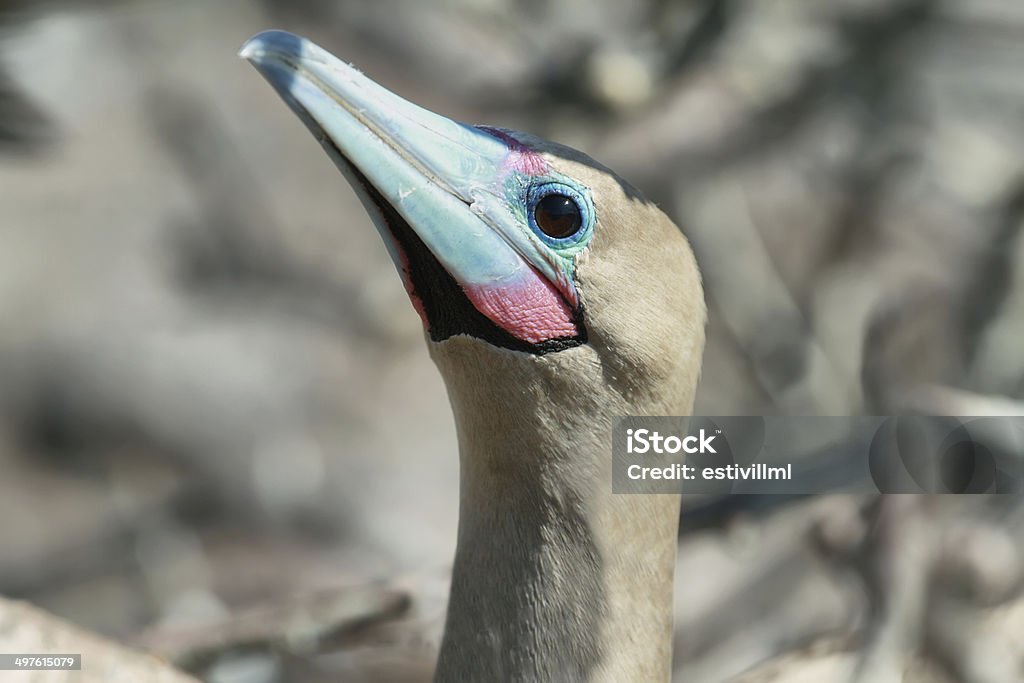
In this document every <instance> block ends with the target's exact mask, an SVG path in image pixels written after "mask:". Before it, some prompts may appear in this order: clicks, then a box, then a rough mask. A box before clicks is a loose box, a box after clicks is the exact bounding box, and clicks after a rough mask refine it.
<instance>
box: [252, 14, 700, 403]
mask: <svg viewBox="0 0 1024 683" xmlns="http://www.w3.org/2000/svg"><path fill="white" fill-rule="evenodd" d="M241 55H242V56H243V57H244V58H246V59H248V60H249V61H250V62H252V63H253V64H254V65H255V66H256V68H257V69H258V70H259V71H260V72H261V73H262V74H263V75H264V77H265V78H266V79H267V80H268V81H269V82H270V84H271V85H272V86H273V87H274V88H275V89H276V90H277V91H278V93H279V94H280V95H281V97H282V98H283V99H284V100H285V101H286V102H287V103H288V105H289V106H290V107H291V108H292V110H293V111H294V112H295V113H296V114H297V115H298V116H299V117H300V118H301V119H302V121H303V122H304V123H305V124H306V126H307V127H308V128H309V129H310V131H311V132H312V133H313V134H314V135H315V136H316V138H317V139H318V140H319V141H320V142H321V144H322V145H323V147H324V149H325V150H326V151H327V153H328V154H329V155H330V157H331V158H332V159H333V160H334V162H335V163H336V165H337V166H338V167H339V169H340V170H341V171H342V173H343V174H344V175H345V176H347V178H348V179H349V181H350V182H351V183H352V185H353V186H354V187H355V188H356V190H357V192H358V193H359V195H360V197H361V199H362V200H363V203H364V205H365V207H366V209H367V211H368V213H369V214H370V216H371V217H372V218H373V220H374V223H375V224H376V226H377V228H378V230H379V231H380V233H381V235H382V237H383V239H384V242H385V244H386V245H387V247H388V251H389V252H390V255H391V257H392V259H393V261H394V263H395V265H396V267H397V269H398V271H399V274H400V276H401V278H402V281H403V283H404V285H405V288H406V290H407V292H408V294H409V297H410V299H411V300H412V303H413V306H414V308H415V309H416V311H417V312H418V313H419V315H420V317H421V319H422V321H423V325H424V328H425V330H426V335H427V337H428V339H429V344H430V346H431V353H432V355H433V356H434V359H435V361H436V362H437V363H438V365H439V366H440V367H441V370H442V374H445V375H446V379H449V377H448V375H449V374H451V373H450V372H449V370H450V369H451V368H455V367H458V368H459V371H460V372H462V373H463V374H465V373H466V372H469V373H470V374H473V375H474V376H476V377H477V379H478V380H479V381H480V382H482V383H484V384H487V383H489V382H494V381H504V379H505V378H500V380H499V378H495V377H490V378H489V377H487V374H488V372H489V371H488V369H492V370H493V369H495V368H505V369H506V370H509V371H511V372H512V373H513V375H514V374H516V373H520V374H522V373H524V372H525V373H537V372H541V373H543V372H545V371H546V370H548V369H557V370H566V369H568V370H571V373H570V374H575V375H580V374H582V375H586V376H587V378H588V379H589V380H593V381H595V382H602V383H603V384H605V385H609V386H611V387H612V388H613V389H614V390H615V391H616V392H617V393H618V394H619V395H621V396H631V395H637V396H641V395H643V394H644V392H648V393H649V392H650V391H651V390H652V389H654V388H658V387H660V389H659V392H660V393H659V395H660V394H664V393H665V392H666V389H669V390H671V391H669V392H668V393H670V394H672V395H673V396H674V395H675V394H677V393H679V391H677V389H678V387H674V384H676V383H678V384H680V386H682V385H683V384H685V383H686V382H685V381H684V380H679V379H677V378H678V376H679V375H680V374H684V375H687V374H688V375H690V376H691V379H692V380H693V382H695V381H696V379H695V375H696V373H697V372H698V368H699V359H700V355H701V351H702V348H703V339H704V337H703V324H704V303H703V293H702V290H701V284H700V277H699V274H698V271H697V268H696V264H695V262H694V258H693V254H692V252H691V250H690V247H689V245H688V243H687V241H686V239H685V237H684V236H683V235H682V233H681V232H680V231H679V229H678V228H677V227H676V226H675V225H674V224H673V223H672V222H671V221H670V220H669V219H668V218H667V217H666V216H665V215H664V214H663V213H662V212H661V211H660V210H659V209H658V208H657V207H656V206H654V205H653V204H652V203H650V202H648V201H646V200H645V199H643V197H641V195H640V194H639V193H638V192H637V191H636V190H634V189H633V188H632V187H631V186H630V185H628V184H627V183H626V182H625V181H623V180H622V179H620V178H619V177H617V176H616V175H615V174H614V173H613V172H612V171H610V170H609V169H607V168H605V167H603V166H601V165H600V164H598V163H597V162H595V161H593V160H592V159H590V158H589V157H587V156H585V155H583V154H582V153H580V152H577V151H575V150H572V149H569V148H567V147H564V146H561V145H557V144H554V143H551V142H548V141H545V140H542V139H540V138H537V137H533V136H530V135H526V134H522V133H518V132H513V131H509V130H504V129H499V128H492V127H484V126H471V125H467V124H463V123H459V122H456V121H453V120H451V119H448V118H446V117H444V116H440V115H438V114H435V113H433V112H430V111H427V110H425V109H423V108H421V107H419V106H417V105H415V104H412V103H410V102H408V101H406V100H404V99H402V98H401V97H399V96H397V95H395V94H394V93H392V92H390V91H388V90H387V89H385V88H383V87H381V86H380V85H378V84H377V83H375V82H373V81H372V80H370V79H369V78H367V77H366V76H364V75H363V74H361V73H360V72H358V71H357V70H356V69H354V68H353V67H351V66H349V65H347V64H345V63H344V62H342V61H340V60H339V59H337V58H336V57H334V56H333V55H331V54H330V53H328V52H327V51H325V50H323V49H322V48H320V47H318V46H317V45H315V44H313V43H311V42H309V41H307V40H305V39H303V38H300V37H298V36H294V35H292V34H289V33H285V32H282V31H268V32H265V33H261V34H259V35H257V36H255V37H254V38H252V39H251V40H250V41H249V42H248V43H246V45H245V46H244V47H243V49H242V52H241ZM691 384H692V382H691ZM452 389H453V386H452V382H449V390H450V391H452ZM690 393H692V391H691V392H690ZM681 400H682V401H683V402H684V403H685V402H686V401H687V400H692V396H690V397H689V399H688V398H686V397H683V398H682V399H681ZM675 402H678V401H675ZM628 403H629V402H628V401H627V405H625V406H624V408H627V409H628V408H630V407H635V408H639V409H643V410H646V411H651V410H662V411H668V410H670V409H673V408H677V409H682V408H688V407H689V406H681V407H677V406H674V405H671V404H672V403H673V401H668V402H667V403H665V402H664V401H656V402H655V403H654V405H651V406H631V405H628ZM660 404H664V405H660Z"/></svg>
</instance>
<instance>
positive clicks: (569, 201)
mask: <svg viewBox="0 0 1024 683" xmlns="http://www.w3.org/2000/svg"><path fill="white" fill-rule="evenodd" d="M533 218H534V220H535V221H536V222H537V227H538V228H540V230H541V232H543V233H544V234H545V235H547V236H548V237H554V238H556V239H562V238H565V237H571V236H572V235H575V234H576V233H577V232H579V229H580V227H581V226H582V225H583V216H581V215H580V207H579V206H577V205H576V201H575V200H574V199H573V198H572V197H567V196H566V195H564V194H549V195H548V196H546V197H544V198H543V199H541V200H540V201H539V202H537V206H536V207H534V209H533Z"/></svg>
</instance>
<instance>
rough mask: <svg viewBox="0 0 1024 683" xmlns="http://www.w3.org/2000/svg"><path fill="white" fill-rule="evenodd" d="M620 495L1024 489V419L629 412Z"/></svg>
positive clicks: (618, 442)
mask: <svg viewBox="0 0 1024 683" xmlns="http://www.w3.org/2000/svg"><path fill="white" fill-rule="evenodd" d="M612 439H613V443H612V459H613V462H612V489H613V491H614V492H616V493H679V492H683V493H700V494H718V495H721V494H733V493H735V494H743V493H754V494H790V495H805V494H816V493H831V492H835V491H845V492H875V493H879V492H881V493H953V494H994V493H999V494H1003V493H1024V417H977V418H952V417H935V416H907V417H903V416H900V417H885V416H882V417H872V416H866V417H865V416H862V417H777V416H770V417H764V416H752V417H751V416H748V417H703V416H694V417H625V418H621V419H620V420H619V421H618V422H617V423H616V425H615V426H614V429H613V433H612Z"/></svg>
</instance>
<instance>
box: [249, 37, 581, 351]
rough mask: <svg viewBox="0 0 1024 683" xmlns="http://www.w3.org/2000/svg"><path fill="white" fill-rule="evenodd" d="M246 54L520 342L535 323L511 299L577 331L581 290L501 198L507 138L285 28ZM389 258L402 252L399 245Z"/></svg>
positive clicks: (258, 40) (560, 328)
mask: <svg viewBox="0 0 1024 683" xmlns="http://www.w3.org/2000/svg"><path fill="white" fill-rule="evenodd" d="M240 55H241V56H242V57H244V58H245V59H248V60H249V61H250V62H252V64H253V65H254V66H255V67H256V68H257V69H258V70H259V71H260V72H261V73H262V74H263V76H264V77H265V78H266V79H267V80H268V81H269V82H270V84H271V85H272V86H273V87H274V88H275V89H276V90H277V91H278V93H279V94H280V95H281V97H282V98H283V99H284V100H285V101H286V102H287V103H288V104H289V106H290V107H291V108H292V109H293V110H294V111H295V113H296V114H298V115H299V117H300V118H301V119H302V120H303V121H304V122H305V123H306V125H307V126H308V127H309V128H310V130H311V131H312V132H313V133H314V135H316V136H317V137H318V139H320V141H321V143H322V144H323V145H324V147H325V149H327V151H328V153H329V154H331V156H332V157H333V158H334V159H335V162H336V163H337V164H338V165H339V167H341V168H342V170H348V171H351V169H347V165H348V164H351V166H353V167H354V168H355V169H356V170H357V171H358V173H359V174H361V175H362V176H364V178H365V180H366V181H367V182H368V183H369V184H370V185H371V186H372V187H373V189H374V190H376V192H377V193H379V194H380V195H381V197H382V198H383V199H384V200H385V201H386V202H387V203H388V204H389V205H390V207H391V208H393V209H394V211H396V212H397V213H398V214H399V215H400V216H401V217H402V219H404V221H405V222H406V223H408V225H409V226H410V227H411V228H412V230H413V231H415V233H416V235H417V236H418V237H419V238H420V240H422V242H423V244H424V245H425V246H426V247H427V249H429V250H430V252H431V253H432V254H433V256H434V257H435V258H436V259H437V260H438V261H439V262H440V264H441V265H442V266H443V267H444V269H445V270H446V271H447V272H448V273H449V274H451V276H452V277H453V278H454V279H455V280H456V281H457V283H458V284H459V285H460V286H461V287H462V289H463V291H464V292H465V294H466V295H467V297H468V298H469V299H470V301H472V302H473V304H474V305H475V306H476V307H477V308H478V310H480V312H481V313H483V314H484V315H486V316H487V317H488V318H490V319H491V320H492V321H493V322H494V323H495V324H497V325H498V326H500V327H502V328H504V329H506V331H509V332H510V333H512V334H515V335H516V336H518V337H520V338H523V337H524V330H525V335H526V336H529V334H530V321H525V320H519V319H517V316H519V317H522V316H523V315H524V314H525V313H523V311H522V310H521V309H523V306H522V304H521V303H517V302H516V299H518V298H525V300H527V301H529V300H531V299H532V300H534V301H540V302H541V303H542V304H543V305H545V306H549V307H553V308H552V310H555V309H557V310H558V314H557V316H556V317H561V318H564V319H563V320H559V321H555V323H554V330H555V331H556V332H559V334H561V333H562V332H564V336H571V335H572V334H574V333H575V326H574V311H575V309H576V307H577V305H578V301H577V297H576V292H575V288H574V287H573V286H572V283H571V282H568V281H566V278H565V277H564V276H563V274H562V272H561V271H560V270H559V269H558V268H557V265H556V264H554V263H550V262H549V260H550V259H549V257H548V258H545V257H544V255H543V254H541V253H540V252H539V251H538V249H537V247H536V245H535V244H534V243H533V242H532V241H531V240H530V239H527V238H526V237H524V235H523V234H522V229H521V228H520V227H518V226H517V216H516V209H514V208H510V207H509V202H508V201H506V200H504V199H503V198H502V193H503V192H504V191H505V190H503V189H502V188H503V183H505V180H506V179H507V177H508V176H509V171H510V169H509V164H510V156H514V150H511V149H510V147H509V145H508V143H507V142H506V141H504V140H502V139H500V138H499V137H497V136H495V135H492V134H490V133H488V132H486V131H484V130H481V129H478V128H474V127H472V126H468V125H465V124H462V123H458V122H456V121H452V120H450V119H447V118H445V117H443V116H440V115H438V114H434V113H433V112H430V111H427V110H426V109H423V108H421V107H419V106H417V105H415V104H412V103H411V102H408V101H406V100H404V99H402V98H400V97H398V96H397V95H395V94H393V93H391V92H390V91H388V90H386V89H385V88H383V87H381V86H379V85H377V84H376V83H374V82H373V81H371V80H370V79H369V78H367V77H366V76H364V75H362V74H361V73H359V72H358V71H356V70H355V69H354V68H352V67H351V66H349V65H347V64H345V63H343V62H342V61H340V60H338V59H337V58H336V57H334V56H333V55H331V54H330V53H328V52H327V51H325V50H323V49H322V48H320V47H318V46H317V45H315V44H313V43H311V42H309V41H307V40H305V39H303V38H300V37H298V36H295V35H292V34H290V33H285V32H283V31H267V32H264V33H261V34H259V35H257V36H255V37H253V38H252V39H251V40H249V41H248V42H247V43H246V44H245V46H244V47H243V48H242V50H241V52H240ZM360 180H362V179H360ZM519 210H520V211H521V209H519ZM518 219H521V216H519V217H518ZM521 222H522V221H521V220H518V223H521ZM392 256H393V257H395V258H396V261H397V260H399V258H400V257H399V256H398V255H397V254H396V253H395V248H394V246H392ZM398 265H399V268H400V269H401V267H402V266H401V264H398ZM540 275H543V277H540ZM407 286H408V283H407ZM510 293H511V294H510ZM510 297H511V298H510ZM552 297H555V298H557V302H556V301H554V299H553V298H552ZM549 322H550V321H549ZM547 327H549V328H550V327H551V324H548V325H547ZM544 334H546V335H548V336H550V334H551V330H550V329H547V330H545V332H544ZM556 336H558V335H556ZM526 340H527V341H531V342H532V341H536V340H533V339H526ZM540 341H543V340H540Z"/></svg>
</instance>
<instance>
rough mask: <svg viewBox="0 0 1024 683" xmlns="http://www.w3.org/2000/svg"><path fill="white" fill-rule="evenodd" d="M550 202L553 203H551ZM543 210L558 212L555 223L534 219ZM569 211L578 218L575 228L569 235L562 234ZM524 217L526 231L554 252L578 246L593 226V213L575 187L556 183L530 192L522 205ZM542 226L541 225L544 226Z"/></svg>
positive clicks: (546, 184)
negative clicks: (524, 211) (527, 223)
mask: <svg viewBox="0 0 1024 683" xmlns="http://www.w3.org/2000/svg"><path fill="white" fill-rule="evenodd" d="M552 198H554V199H555V201H554V202H553V201H552ZM559 200H562V201H561V202H559ZM547 207H552V208H554V209H555V210H556V211H559V212H560V213H558V215H556V216H555V217H554V220H555V221H556V222H554V223H552V222H551V221H550V220H548V219H546V218H545V217H544V215H543V213H542V214H541V215H540V216H538V210H540V211H542V212H543V211H544V210H545V209H546V208H547ZM572 208H574V209H575V211H576V213H577V214H578V218H579V220H578V226H577V227H575V229H574V230H572V231H571V232H565V229H566V228H567V227H568V224H567V223H566V221H568V220H570V218H571V214H568V213H566V211H567V210H571V209H572ZM526 215H527V220H528V221H529V223H530V229H531V230H533V232H534V233H535V234H536V235H537V236H538V237H539V238H540V239H541V240H543V241H544V243H545V244H547V245H549V246H551V247H555V248H558V247H571V246H574V245H577V244H579V243H581V242H582V241H584V240H585V239H586V238H587V237H588V236H589V235H590V232H591V230H592V228H593V223H594V220H593V218H594V210H593V205H592V204H591V202H590V200H589V198H588V197H587V196H585V195H584V194H583V193H582V192H580V191H579V190H577V189H576V188H575V187H572V186H571V185H567V184H565V183H560V182H546V183H543V184H541V185H536V186H534V187H532V188H530V191H529V193H528V195H527V201H526ZM538 218H540V220H538ZM548 218H550V217H548ZM545 221H546V222H545ZM542 222H545V223H544V225H542V224H541V223H542ZM562 233H564V234H562Z"/></svg>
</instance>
